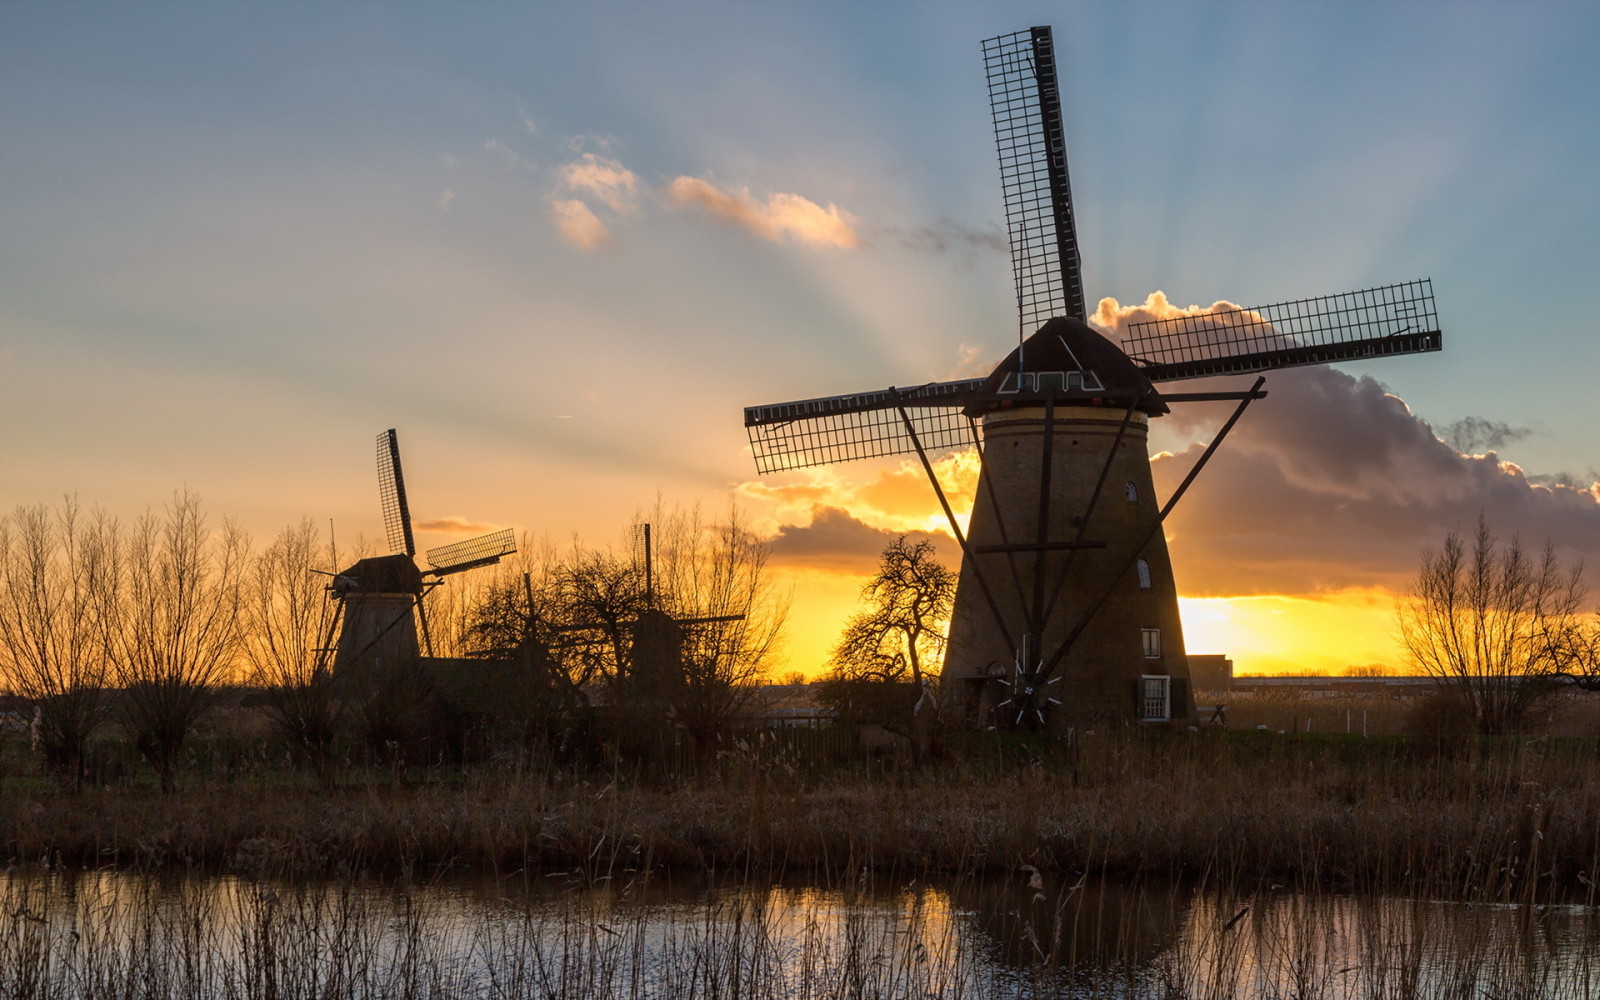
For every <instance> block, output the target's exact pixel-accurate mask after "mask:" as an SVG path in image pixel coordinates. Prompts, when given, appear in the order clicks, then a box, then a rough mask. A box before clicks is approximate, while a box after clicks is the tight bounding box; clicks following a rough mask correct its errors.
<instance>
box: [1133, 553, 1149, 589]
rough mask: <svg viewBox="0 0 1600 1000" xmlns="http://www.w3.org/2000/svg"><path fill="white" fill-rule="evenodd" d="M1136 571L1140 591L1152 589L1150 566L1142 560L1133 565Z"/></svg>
mask: <svg viewBox="0 0 1600 1000" xmlns="http://www.w3.org/2000/svg"><path fill="white" fill-rule="evenodd" d="M1133 568H1134V570H1135V571H1136V572H1137V573H1138V574H1139V589H1140V590H1149V589H1150V564H1149V563H1147V562H1145V561H1144V560H1143V559H1140V560H1139V561H1138V562H1136V563H1134V564H1133Z"/></svg>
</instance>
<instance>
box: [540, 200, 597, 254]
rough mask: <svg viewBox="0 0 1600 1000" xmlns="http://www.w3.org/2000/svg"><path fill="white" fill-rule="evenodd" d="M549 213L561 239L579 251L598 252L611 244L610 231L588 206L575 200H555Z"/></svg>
mask: <svg viewBox="0 0 1600 1000" xmlns="http://www.w3.org/2000/svg"><path fill="white" fill-rule="evenodd" d="M550 213H551V216H552V217H553V218H554V220H555V224H556V228H557V229H558V230H560V231H561V237H562V238H563V239H565V240H566V241H567V242H568V243H569V244H571V245H572V246H574V247H577V248H578V249H579V250H585V251H588V250H598V249H600V248H601V247H603V246H606V245H608V244H610V243H611V242H612V236H611V230H609V229H607V228H606V224H605V223H604V222H601V221H600V218H599V216H597V215H595V214H594V212H592V211H591V210H590V209H589V206H588V205H585V204H584V203H583V202H581V201H578V200H577V199H576V198H557V199H555V200H554V201H552V202H551V203H550Z"/></svg>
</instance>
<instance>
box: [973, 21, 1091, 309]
mask: <svg viewBox="0 0 1600 1000" xmlns="http://www.w3.org/2000/svg"><path fill="white" fill-rule="evenodd" d="M983 65H984V70H985V72H986V73H987V74H988V78H989V107H990V110H991V111H992V113H993V115H994V139H995V147H996V149H997V151H998V152H999V154H1000V183H1001V185H1002V187H1003V188H1004V190H1005V203H1006V230H1007V233H1008V234H1009V236H1010V238H1011V269H1012V273H1013V276H1014V277H1015V279H1016V283H1017V308H1018V310H1019V313H1020V316H1019V321H1020V331H1021V333H1022V334H1024V335H1026V334H1028V333H1032V332H1033V331H1034V330H1036V329H1038V327H1039V326H1040V324H1042V323H1043V322H1044V321H1045V320H1047V319H1050V318H1051V317H1052V316H1071V317H1073V318H1075V319H1084V318H1085V317H1086V316H1087V315H1088V312H1087V309H1086V307H1085V302H1084V295H1083V273H1082V266H1081V262H1080V260H1079V257H1078V233H1077V226H1076V224H1075V222H1074V220H1073V215H1072V188H1071V185H1070V184H1069V183H1068V178H1067V144H1066V136H1065V133H1064V131H1063V129H1062V124H1061V94H1060V89H1059V87H1058V85H1057V81H1056V61H1055V44H1054V42H1053V40H1052V38H1051V35H1050V29H1049V28H1030V29H1029V30H1027V31H1018V32H1015V33H1013V34H1010V35H1000V36H998V37H996V38H991V39H988V40H987V41H985V42H984V43H983Z"/></svg>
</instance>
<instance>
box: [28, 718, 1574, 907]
mask: <svg viewBox="0 0 1600 1000" xmlns="http://www.w3.org/2000/svg"><path fill="white" fill-rule="evenodd" d="M1001 749H1002V750H1004V751H1005V753H1008V754H1011V755H1012V756H1018V755H1020V756H1023V757H1026V756H1027V754H1029V753H1034V754H1036V756H1035V757H1034V758H1033V762H1032V763H1020V764H1019V763H1015V762H1006V761H1001V760H1000V759H999V755H998V753H997V755H996V756H995V757H993V758H989V759H985V758H984V757H983V756H982V755H981V754H978V753H976V752H974V753H969V754H964V755H963V756H962V758H960V762H953V763H947V764H946V765H944V766H940V767H933V768H923V769H918V770H914V771H913V770H905V771H887V772H883V773H862V772H857V771H850V770H842V771H836V772H831V773H821V774H811V775H809V776H805V775H802V776H796V774H795V773H793V769H792V768H791V767H790V766H789V765H788V764H786V763H785V762H784V761H782V760H781V759H773V758H772V757H770V756H760V755H756V754H754V753H752V754H751V755H750V756H749V757H748V758H747V759H734V760H728V761H724V763H723V766H722V767H721V768H719V769H716V770H712V771H708V772H702V773H698V774H693V775H689V776H686V777H682V778H679V779H677V780H675V781H673V782H672V783H669V784H661V783H654V782H646V781H639V780H630V779H628V778H627V777H626V776H625V775H612V776H607V777H605V778H603V779H595V778H587V779H580V778H574V777H572V776H570V775H563V774H561V773H558V772H554V771H542V770H491V769H484V770H483V771H479V772H473V773H469V774H468V775H466V776H465V777H464V778H459V779H458V780H455V781H453V782H451V783H448V784H442V783H441V784H412V785H401V784H397V783H392V782H391V783H380V782H378V781H368V782H364V783H357V784H351V785H346V786H342V787H334V788H325V787H320V786H309V785H305V786H289V787H280V786H273V785H270V784H265V783H263V784H261V785H259V786H256V787H250V788H241V787H239V786H236V785H234V786H229V785H217V786H205V787H191V788H188V789H187V790H185V791H183V792H181V793H179V794H176V795H170V796H158V795H151V794H148V793H147V792H144V791H140V790H137V789H126V788H118V787H111V788H101V789H91V790H86V791H84V792H82V793H79V794H76V795H66V794H61V793H57V792H52V791H48V790H41V789H15V788H13V789H8V794H7V795H6V796H5V797H4V799H3V801H0V850H3V851H4V852H5V854H6V855H8V856H9V857H10V858H11V859H13V860H14V861H20V862H33V861H39V860H46V859H48V860H59V861H62V862H67V863H73V864H79V865H87V866H98V865H105V864H118V865H124V866H142V867H152V868H154V867H167V868H186V867H193V866H205V867H209V868H212V869H218V870H229V871H234V872H238V873H243V874H249V875H255V874H258V873H261V872H264V871H271V872H301V873H328V872H337V871H344V870H352V869H358V868H366V867H375V868H393V867H400V868H406V869H416V868H418V867H425V866H438V865H470V866H476V867H480V868H485V869H491V870H503V871H509V870H515V869H519V868H545V869H558V870H570V869H581V870H584V871H588V872H592V873H611V874H615V873H617V872H620V871H640V870H644V869H691V870H696V871H698V870H702V869H715V870H722V871H750V870H760V871H785V870H801V871H816V872H855V871H859V870H860V869H862V868H867V869H869V870H872V871H877V872H886V873H892V872H945V873H963V872H984V871H1014V870H1017V869H1018V868H1020V867H1021V866H1023V865H1031V866H1033V867H1035V868H1037V869H1039V870H1041V871H1045V872H1062V873H1068V872H1081V871H1084V870H1088V869H1090V868H1093V869H1094V870H1098V871H1106V872H1113V873H1121V874H1142V875H1153V874H1160V875H1163V876H1174V877H1176V876H1184V877H1201V876H1205V877H1211V878H1228V879H1234V880H1255V881H1262V882H1270V881H1276V882H1281V883H1284V884H1288V885H1292V886H1295V887H1300V888H1309V887H1324V888H1330V889H1339V890H1357V891H1366V890H1368V889H1370V888H1371V887H1373V886H1383V887H1385V888H1386V889H1387V890H1390V891H1396V892H1412V891H1427V892H1430V893H1435V894H1440V895H1444V896H1449V897H1457V898H1493V899H1495V900H1498V901H1502V902H1555V901H1560V900H1563V899H1577V900H1579V901H1585V902H1587V903H1589V904H1591V905H1593V904H1594V902H1595V893H1596V888H1595V885H1594V873H1595V872H1597V871H1600V756H1597V753H1596V750H1597V748H1596V746H1595V744H1594V743H1593V742H1588V741H1583V742H1580V741H1551V740H1518V741H1506V742H1502V743H1480V744H1475V745H1472V746H1470V747H1467V748H1463V749H1461V750H1459V752H1455V751H1452V752H1449V753H1440V752H1435V751H1432V750H1428V749H1427V748H1425V747H1422V746H1420V745H1418V744H1413V743H1406V742H1387V743H1384V742H1378V741H1345V740H1343V739H1334V738H1329V739H1326V740H1322V739H1300V740H1293V739H1279V738H1276V737H1268V736H1266V735H1262V736H1261V738H1255V737H1254V734H1249V735H1235V736H1232V737H1229V738H1206V737H1204V736H1199V737H1192V738H1177V739H1170V740H1149V739H1140V738H1131V737H1126V736H1123V735H1118V734H1107V735H1104V736H1101V737H1086V738H1083V739H1080V740H1078V741H1077V742H1075V743H1073V744H1070V745H1069V744H1060V743H1054V744H1041V745H1039V746H1037V747H1032V748H1023V750H1025V751H1026V752H1023V750H1019V749H1018V748H1017V747H1009V748H1001Z"/></svg>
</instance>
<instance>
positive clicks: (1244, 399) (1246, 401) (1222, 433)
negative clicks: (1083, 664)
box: [1039, 375, 1267, 680]
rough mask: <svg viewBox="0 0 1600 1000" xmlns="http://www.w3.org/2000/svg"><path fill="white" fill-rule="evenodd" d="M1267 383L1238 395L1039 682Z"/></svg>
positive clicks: (1052, 657)
mask: <svg viewBox="0 0 1600 1000" xmlns="http://www.w3.org/2000/svg"><path fill="white" fill-rule="evenodd" d="M1266 380H1267V379H1266V376H1264V375H1258V376H1256V384H1255V385H1253V386H1251V387H1250V390H1249V391H1248V392H1245V393H1242V394H1241V397H1240V399H1239V405H1238V406H1237V407H1235V408H1234V411H1233V416H1231V417H1229V418H1228V421H1227V423H1225V424H1223V425H1222V429H1221V430H1219V431H1218V432H1217V436H1216V437H1214V438H1212V439H1211V443H1210V444H1209V445H1207V446H1206V450H1205V451H1203V452H1201V453H1200V460H1199V461H1197V462H1195V463H1194V467H1193V468H1191V469H1190V470H1189V474H1188V475H1187V476H1184V477H1183V482H1181V483H1179V484H1178V488H1177V489H1176V490H1173V491H1172V496H1171V497H1169V498H1168V499H1167V502H1166V505H1165V506H1163V507H1162V508H1161V513H1160V514H1159V515H1157V516H1156V519H1155V521H1153V522H1152V523H1151V525H1150V528H1149V529H1148V530H1147V531H1146V532H1145V533H1144V534H1143V535H1142V536H1141V537H1140V538H1139V543H1138V544H1137V545H1135V546H1134V547H1133V551H1131V552H1129V553H1128V558H1127V560H1126V561H1125V562H1123V564H1122V566H1121V567H1120V568H1119V569H1118V570H1117V571H1116V572H1115V573H1113V574H1112V575H1111V576H1110V577H1108V578H1107V583H1106V586H1105V588H1104V589H1103V590H1101V591H1100V596H1099V597H1097V598H1095V601H1094V603H1093V604H1091V605H1089V607H1088V608H1087V609H1085V611H1084V612H1083V614H1082V615H1081V616H1079V618H1078V621H1077V624H1075V625H1073V626H1072V631H1071V632H1068V633H1067V637H1066V638H1065V639H1063V640H1061V645H1060V646H1059V647H1057V648H1056V651H1055V652H1054V653H1052V654H1051V655H1050V660H1049V662H1047V663H1046V664H1045V665H1044V670H1042V671H1041V672H1040V674H1039V678H1040V680H1043V679H1045V678H1047V677H1049V676H1050V674H1051V673H1052V672H1054V671H1055V668H1056V666H1057V665H1058V664H1059V663H1060V662H1061V661H1062V659H1064V658H1065V657H1066V655H1067V653H1068V651H1069V650H1071V649H1072V644H1073V643H1075V642H1077V641H1078V636H1080V635H1082V634H1083V630H1084V629H1086V628H1088V627H1089V622H1091V621H1093V620H1094V616H1095V613H1096V612H1097V611H1099V610H1100V605H1102V604H1104V603H1105V602H1106V598H1108V597H1110V596H1111V591H1112V590H1114V589H1116V586H1117V583H1118V581H1120V580H1121V579H1122V577H1123V575H1124V574H1126V573H1127V572H1128V570H1129V568H1131V567H1132V566H1133V564H1134V563H1135V562H1136V561H1137V560H1138V558H1139V553H1140V552H1143V551H1144V547H1145V546H1146V545H1148V544H1149V542H1150V539H1152V538H1154V537H1155V534H1156V532H1158V531H1160V530H1161V526H1162V524H1163V523H1164V522H1165V521H1166V519H1167V515H1168V514H1170V513H1172V508H1174V507H1176V506H1177V505H1178V501H1179V500H1181V499H1183V494H1184V491H1186V490H1187V489H1188V488H1189V484H1190V483H1192V482H1194V481H1195V477H1196V476H1198V475H1200V470H1201V469H1203V468H1205V465H1206V463H1207V462H1208V461H1210V460H1211V456H1212V455H1213V454H1215V453H1216V450H1217V447H1218V446H1219V445H1221V444H1222V439H1223V438H1225V437H1227V436H1228V432H1229V431H1231V430H1233V425H1234V424H1236V423H1238V422H1239V418H1240V417H1242V416H1244V411H1245V408H1246V407H1248V406H1249V405H1250V404H1251V403H1252V402H1253V401H1255V400H1257V399H1260V398H1261V397H1262V396H1264V395H1266V393H1264V392H1262V391H1261V386H1262V383H1264V382H1266Z"/></svg>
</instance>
